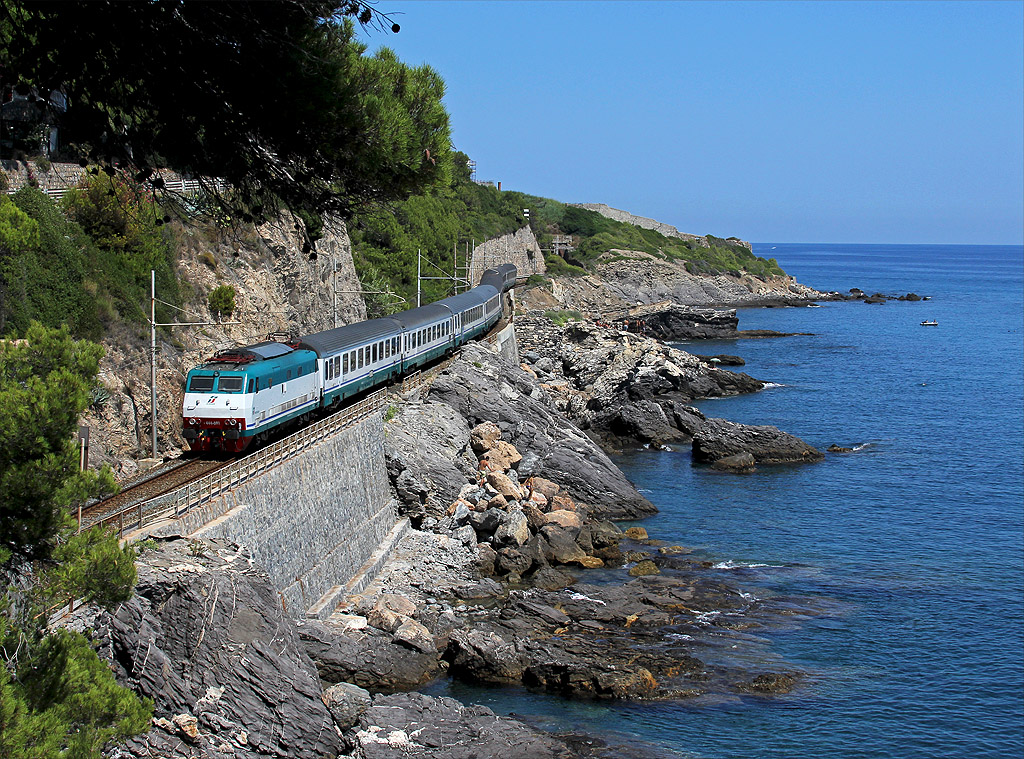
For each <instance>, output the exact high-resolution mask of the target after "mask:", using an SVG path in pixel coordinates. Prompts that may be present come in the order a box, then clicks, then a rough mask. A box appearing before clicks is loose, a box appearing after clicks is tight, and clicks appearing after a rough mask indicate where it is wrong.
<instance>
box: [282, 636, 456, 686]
mask: <svg viewBox="0 0 1024 759" xmlns="http://www.w3.org/2000/svg"><path fill="white" fill-rule="evenodd" d="M407 621H408V620H401V621H400V624H399V625H398V627H396V628H395V630H396V631H397V630H398V629H400V628H401V626H402V625H403V624H406V622H407ZM406 633H409V635H408V637H405V638H401V639H399V638H396V637H395V636H394V635H392V634H391V633H389V632H385V631H383V630H379V629H377V628H374V627H365V628H363V629H361V630H352V629H349V630H343V629H340V628H336V627H333V626H331V625H329V624H325V623H323V622H320V621H317V620H307V621H306V622H304V623H303V624H302V625H301V626H300V627H299V636H300V638H301V642H302V646H303V648H304V649H305V651H306V652H307V653H308V655H309V656H310V657H311V658H312V660H313V661H314V662H315V663H316V668H317V671H318V672H319V674H320V677H321V678H322V679H323V680H324V681H325V682H328V683H339V682H347V683H353V684H355V685H358V686H359V687H361V688H366V689H367V690H370V691H382V690H401V689H407V688H415V687H417V686H418V685H421V684H422V683H425V682H427V681H428V680H431V679H432V678H434V677H435V676H436V675H437V674H438V671H439V668H440V660H439V657H438V654H437V652H436V650H433V643H432V641H431V643H430V644H429V645H428V644H427V639H428V638H429V636H426V637H424V636H423V635H422V633H421V632H420V630H419V629H418V628H411V627H410V628H407V629H406ZM413 633H417V634H418V635H413ZM403 635H404V633H403ZM424 649H426V650H424Z"/></svg>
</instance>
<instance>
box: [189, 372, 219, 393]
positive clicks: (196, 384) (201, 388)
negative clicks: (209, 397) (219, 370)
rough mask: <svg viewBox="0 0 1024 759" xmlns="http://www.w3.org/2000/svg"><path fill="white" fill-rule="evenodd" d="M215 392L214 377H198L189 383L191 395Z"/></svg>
mask: <svg viewBox="0 0 1024 759" xmlns="http://www.w3.org/2000/svg"><path fill="white" fill-rule="evenodd" d="M211 390H213V377H203V376H196V377H193V378H192V380H191V381H190V382H189V383H188V391H189V392H190V393H208V392H210V391H211Z"/></svg>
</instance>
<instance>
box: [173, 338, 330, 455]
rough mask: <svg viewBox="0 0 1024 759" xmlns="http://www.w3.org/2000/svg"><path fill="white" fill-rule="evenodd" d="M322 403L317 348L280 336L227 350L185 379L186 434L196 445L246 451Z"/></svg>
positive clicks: (196, 447)
mask: <svg viewBox="0 0 1024 759" xmlns="http://www.w3.org/2000/svg"><path fill="white" fill-rule="evenodd" d="M318 404H319V386H318V384H317V380H316V362H315V355H314V354H312V352H311V351H305V350H299V351H296V350H294V349H293V348H291V347H290V346H287V345H284V344H282V343H275V342H265V343H258V344H256V345H251V346H248V347H246V348H236V349H231V350H227V351H221V352H220V353H218V354H216V355H215V356H214V357H213V358H211V359H210V360H209V361H207V362H206V363H204V364H202V365H200V366H197V367H196V368H195V369H192V370H191V371H190V372H189V373H188V376H187V377H186V379H185V398H184V401H183V403H182V435H183V436H184V438H185V440H186V441H187V442H188V445H189V447H190V448H191V449H192V450H193V451H201V452H209V451H223V452H226V453H240V452H242V451H244V450H245V449H246V448H248V447H249V446H250V445H251V444H252V442H253V441H254V440H255V439H257V438H259V437H265V436H266V435H267V434H268V433H269V432H270V431H272V430H274V429H275V428H277V427H279V426H281V425H283V424H285V423H287V422H289V421H291V420H293V419H295V418H297V417H299V416H304V415H307V414H309V413H310V412H311V411H313V410H314V409H315V408H316V407H317V405H318Z"/></svg>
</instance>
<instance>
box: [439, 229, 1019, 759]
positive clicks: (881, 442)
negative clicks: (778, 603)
mask: <svg viewBox="0 0 1024 759" xmlns="http://www.w3.org/2000/svg"><path fill="white" fill-rule="evenodd" d="M755 252H756V253H758V254H759V255H765V256H774V257H775V258H777V259H778V261H779V263H780V264H781V265H782V266H783V268H785V269H786V271H787V272H789V273H790V274H793V275H795V276H796V277H797V279H798V280H799V281H801V282H803V283H806V284H809V285H812V286H814V287H817V288H819V289H826V290H842V291H846V290H848V289H849V288H851V287H855V286H856V287H860V288H862V289H863V290H865V291H867V292H869V293H871V292H875V291H881V292H883V293H906V292H910V291H913V292H916V293H918V294H921V295H928V296H930V297H931V300H929V301H926V302H917V303H914V302H894V301H891V302H889V303H886V304H885V305H865V304H863V303H860V302H851V303H829V304H825V305H824V306H823V307H821V308H790V309H749V310H743V311H741V312H740V328H741V329H756V328H764V329H775V330H780V331H787V332H813V333H815V334H814V336H796V337H789V338H776V339H769V340H744V341H714V342H709V341H702V342H699V343H694V344H691V345H689V346H685V345H684V346H683V347H684V349H686V348H689V349H691V350H693V351H694V352H699V353H707V354H713V353H734V354H738V355H741V356H742V357H744V358H745V359H746V361H747V365H746V367H744V370H745V371H747V372H748V373H749V374H751V375H753V376H755V377H757V378H759V379H763V380H767V381H770V382H773V383H778V384H779V385H781V386H780V387H773V388H770V389H768V390H765V391H763V392H761V393H757V394H755V395H749V396H743V397H737V398H729V399H719V400H712V401H704V402H700V403H698V404H697V405H698V406H699V407H700V408H701V410H702V411H703V412H704V413H706V414H708V415H709V416H722V417H725V418H728V419H732V420H735V421H740V422H746V423H750V424H774V425H776V426H778V427H780V428H782V429H784V430H786V431H788V432H792V433H794V434H796V435H799V436H800V437H802V438H803V439H805V440H806V441H807V442H809V443H811V444H812V445H815V446H818V447H820V448H822V449H824V448H825V447H827V446H828V445H829V444H831V443H838V444H839V445H843V446H855V447H857V448H858V450H857V451H856V452H854V453H851V454H841V455H840V454H837V455H829V456H828V458H827V459H826V461H825V462H823V463H820V464H815V465H805V466H798V467H783V468H767V467H764V468H762V469H761V471H759V472H757V473H755V474H752V475H747V476H737V475H731V474H722V473H717V472H713V471H711V470H709V469H707V468H701V467H693V466H692V463H691V460H690V456H689V453H688V452H687V451H685V450H681V451H665V452H657V451H639V452H635V453H632V454H628V455H625V456H622V457H621V458H620V459H619V461H618V463H619V465H620V466H621V467H622V469H623V470H624V471H625V472H626V474H627V476H629V477H630V479H631V480H632V481H633V482H634V483H635V484H636V485H637V487H638V488H640V489H641V490H642V492H644V493H645V495H647V497H648V498H650V500H651V501H653V502H654V503H655V504H656V505H657V506H658V508H659V509H660V513H659V514H658V515H656V516H654V517H651V518H649V519H647V520H645V521H644V522H643V524H644V526H645V527H646V528H647V529H648V531H649V532H650V533H651V535H652V536H653V537H657V538H660V539H663V540H666V541H668V542H670V543H680V544H683V545H686V546H689V547H692V548H693V549H694V552H695V555H696V556H698V557H700V558H707V559H710V560H712V561H714V562H716V563H717V564H718V566H719V567H722V568H721V569H719V570H717V571H719V572H721V573H722V575H723V576H726V577H731V578H732V579H734V581H735V582H737V583H739V584H740V585H741V586H743V587H745V588H746V589H747V590H748V591H750V592H752V593H753V594H754V595H756V596H758V597H761V598H797V599H803V603H805V604H806V605H807V606H808V608H814V609H816V612H815V613H813V614H807V615H802V616H801V615H797V616H795V617H794V619H793V621H792V623H791V624H788V625H781V626H777V627H775V628H774V629H770V630H767V631H765V632H763V633H762V634H761V635H760V636H759V638H758V639H757V643H756V645H754V646H753V648H752V651H753V654H751V653H748V654H747V656H752V655H756V656H762V657H764V660H765V661H766V662H768V663H770V664H771V665H772V666H769V667H768V668H769V669H773V668H774V669H776V670H777V669H778V666H781V665H780V662H784V663H785V664H786V666H789V667H791V668H793V669H798V670H801V671H803V672H805V673H806V677H805V678H804V680H803V681H802V683H801V685H800V686H799V687H798V688H797V690H796V691H794V693H792V694H790V695H787V696H783V697H778V698H757V697H736V698H726V699H718V700H714V701H709V700H696V701H693V702H674V703H654V704H603V703H590V704H579V703H571V702H562V701H560V700H558V699H555V698H551V697H546V696H538V695H534V694H528V693H526V692H525V691H521V690H508V691H483V690H474V689H468V688H464V687H461V686H457V685H452V686H448V692H450V693H452V694H453V695H456V696H458V697H461V698H464V699H466V700H473V701H477V702H481V703H486V704H488V705H489V706H491V708H493V709H495V710H496V711H498V712H499V713H501V712H504V713H509V712H517V713H520V714H524V715H531V716H532V717H534V718H535V719H536V720H537V721H538V722H539V723H540V724H543V725H544V726H546V727H549V728H551V729H567V730H576V731H580V732H585V733H592V734H595V735H600V736H602V737H604V738H606V739H609V740H612V741H613V742H622V743H627V744H630V745H634V746H642V747H643V750H644V751H645V752H646V753H647V754H648V755H650V756H652V757H694V758H697V757H699V758H701V759H704V758H708V759H710V758H718V757H721V758H732V757H787V758H788V757H794V758H801V757H808V758H809V757H833V756H834V757H872V758H873V757H901V758H904V759H909V758H911V757H971V758H972V759H977V758H979V757H1017V756H1021V755H1022V754H1024V600H1022V599H1024V571H1022V566H1024V484H1022V481H1024V477H1022V470H1024V434H1022V433H1024V429H1022V428H1024V410H1022V406H1024V403H1022V388H1024V377H1022V367H1024V355H1022V341H1024V324H1022V320H1024V304H1022V292H1024V282H1022V272H1024V251H1022V249H1021V248H1020V247H1016V246H1005V247H1004V246H935V245H928V246H924V245H921V246H883V245H795V244H778V245H776V246H774V247H773V246H771V245H760V246H755ZM925 319H929V320H932V319H934V320H937V321H938V322H939V326H938V327H922V326H920V322H921V321H922V320H925ZM750 565H760V566H750Z"/></svg>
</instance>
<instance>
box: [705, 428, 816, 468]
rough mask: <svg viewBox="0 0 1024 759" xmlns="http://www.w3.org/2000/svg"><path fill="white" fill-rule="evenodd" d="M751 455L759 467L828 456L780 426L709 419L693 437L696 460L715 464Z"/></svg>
mask: <svg viewBox="0 0 1024 759" xmlns="http://www.w3.org/2000/svg"><path fill="white" fill-rule="evenodd" d="M744 453H749V454H750V455H751V456H753V458H754V461H755V462H756V463H757V464H794V463H810V462H815V461H821V460H822V459H823V458H825V455H824V454H823V453H822V452H821V451H819V450H818V449H817V448H814V447H812V446H810V445H808V444H807V443H805V442H804V441H803V440H801V439H800V438H798V437H796V436H795V435H790V434H788V433H786V432H782V431H781V430H779V429H778V428H777V427H771V426H755V425H748V424H738V423H736V422H730V421H727V420H725V419H707V420H705V422H704V425H703V426H702V427H701V428H700V430H699V431H698V432H697V434H696V435H695V436H694V438H693V460H694V461H700V462H709V463H712V462H715V461H719V460H721V459H725V458H728V457H730V456H736V455H740V454H744Z"/></svg>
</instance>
